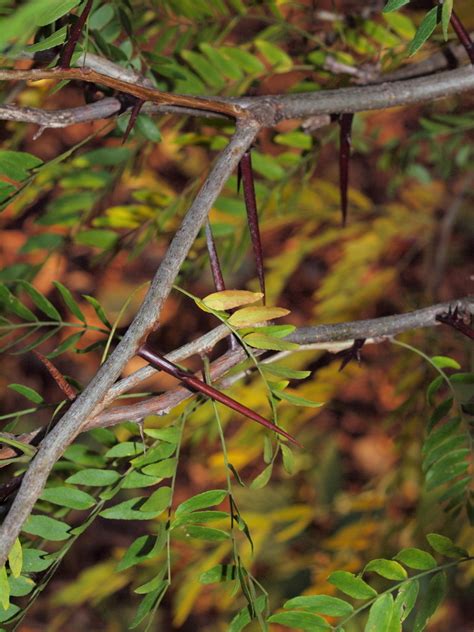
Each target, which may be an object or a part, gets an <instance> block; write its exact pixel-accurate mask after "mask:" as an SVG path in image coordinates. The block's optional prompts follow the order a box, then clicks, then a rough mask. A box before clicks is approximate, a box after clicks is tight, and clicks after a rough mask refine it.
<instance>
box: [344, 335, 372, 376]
mask: <svg viewBox="0 0 474 632" xmlns="http://www.w3.org/2000/svg"><path fill="white" fill-rule="evenodd" d="M365 340H366V339H365V338H356V339H355V340H354V342H353V344H352V347H350V349H344V351H341V353H340V355H341V356H342V362H341V366H340V367H339V372H340V371H342V370H343V369H344V368H345V367H346V366H347V365H348V364H349V362H351V361H352V360H356V361H357V364H358V365H359V366H360V363H361V356H360V350H361V349H362V347H363V346H364V344H365Z"/></svg>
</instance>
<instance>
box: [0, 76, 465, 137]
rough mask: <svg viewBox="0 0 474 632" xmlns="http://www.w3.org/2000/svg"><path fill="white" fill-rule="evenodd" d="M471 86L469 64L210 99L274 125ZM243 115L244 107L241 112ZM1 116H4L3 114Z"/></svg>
mask: <svg viewBox="0 0 474 632" xmlns="http://www.w3.org/2000/svg"><path fill="white" fill-rule="evenodd" d="M71 72H72V71H71ZM36 76H38V77H43V78H44V77H46V76H49V74H48V71H41V70H31V71H2V70H0V80H1V79H9V80H13V79H15V78H19V79H21V78H30V79H34V78H35V77H36ZM51 76H52V77H53V76H54V70H53V71H51ZM108 76H109V75H105V74H104V75H103V77H104V81H105V78H106V77H108ZM83 78H84V79H85V80H87V73H85V74H84V77H83ZM114 78H115V77H114ZM94 80H95V81H99V82H100V77H99V78H97V77H95V78H94ZM131 85H133V84H131ZM121 89H125V90H126V88H121ZM472 89H474V68H473V66H471V65H468V66H463V67H462V68H458V69H456V70H447V71H444V72H439V73H437V74H435V75H429V76H426V77H416V78H414V79H406V80H400V81H391V82H385V83H380V84H374V85H367V86H361V87H354V88H339V89H336V90H321V91H318V92H311V93H303V94H290V95H278V96H258V97H239V98H232V99H226V98H222V97H215V98H214V99H212V100H210V101H209V103H210V104H212V103H215V104H222V107H224V105H226V106H227V107H229V106H230V105H232V106H236V107H237V108H243V110H244V114H245V111H246V112H249V113H251V115H252V118H255V119H256V120H258V121H259V122H260V124H261V125H262V126H267V127H271V126H274V125H275V124H276V123H278V122H279V121H281V120H284V119H301V118H303V119H304V118H308V117H311V116H317V115H320V114H332V113H335V112H336V113H341V112H347V113H349V112H361V111H368V110H378V109H384V108H391V107H395V106H400V105H411V104H413V103H420V102H423V101H431V100H434V99H440V98H443V97H447V96H450V95H454V94H461V93H463V92H467V91H468V90H472ZM149 91H150V94H152V93H153V94H156V98H157V99H158V98H159V97H160V94H161V93H160V92H159V91H158V90H152V89H151V88H149ZM149 98H151V97H149ZM181 99H185V97H184V96H182V97H181ZM189 100H190V101H192V100H193V98H192V97H189ZM7 107H9V110H8V111H9V112H10V110H11V106H7ZM84 107H87V106H84ZM155 107H157V110H158V111H170V112H178V111H182V112H183V113H184V110H186V111H185V113H186V114H190V113H192V112H193V110H194V112H195V113H196V114H199V115H201V114H202V112H203V110H200V108H199V103H198V102H197V101H196V105H195V108H194V107H189V106H188V107H186V108H184V109H183V108H182V107H177V106H176V104H172V103H160V104H159V105H158V106H156V105H155ZM216 107H217V106H216ZM207 109H208V110H209V112H208V115H211V116H214V112H213V111H212V106H211V105H210V106H209V107H208V108H207ZM235 115H236V116H237V115H238V110H236V114H235ZM241 115H242V110H241V114H240V115H239V116H241ZM30 116H31V113H30ZM50 116H52V115H50ZM63 116H64V113H63ZM0 118H2V117H1V116H0ZM50 120H52V119H50ZM88 120H90V119H88ZM35 122H37V121H35ZM40 124H41V123H40Z"/></svg>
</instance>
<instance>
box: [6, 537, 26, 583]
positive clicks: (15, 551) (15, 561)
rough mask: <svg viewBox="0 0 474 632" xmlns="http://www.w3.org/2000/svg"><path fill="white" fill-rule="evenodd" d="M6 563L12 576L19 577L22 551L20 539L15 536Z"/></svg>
mask: <svg viewBox="0 0 474 632" xmlns="http://www.w3.org/2000/svg"><path fill="white" fill-rule="evenodd" d="M8 563H9V564H10V570H11V572H12V575H13V577H20V575H21V568H22V566H23V551H22V549H21V544H20V540H19V539H18V538H17V539H16V540H15V542H14V544H13V546H12V548H11V551H10V553H9V555H8Z"/></svg>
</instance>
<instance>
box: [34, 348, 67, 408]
mask: <svg viewBox="0 0 474 632" xmlns="http://www.w3.org/2000/svg"><path fill="white" fill-rule="evenodd" d="M33 353H34V354H35V356H36V357H37V358H38V360H39V361H40V362H41V363H42V364H44V366H45V367H46V369H47V370H48V372H49V374H50V375H51V377H52V378H53V380H54V381H55V382H56V384H57V385H58V386H59V388H60V389H61V390H62V392H63V393H64V394H65V395H66V397H67V398H68V399H69V400H71V401H74V400H75V399H76V393H75V391H74V389H73V388H72V386H71V385H70V384H69V383H68V382H67V381H66V380H65V379H64V376H63V375H62V374H61V373H60V372H59V371H58V369H57V368H56V367H55V366H54V364H53V363H52V362H51V360H49V359H48V358H46V357H45V356H44V355H43V354H42V353H40V352H39V351H36V350H35V349H34V350H33Z"/></svg>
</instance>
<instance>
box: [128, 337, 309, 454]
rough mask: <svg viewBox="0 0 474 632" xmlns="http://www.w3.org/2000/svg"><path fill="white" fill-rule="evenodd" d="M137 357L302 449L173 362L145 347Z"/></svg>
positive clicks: (255, 415)
mask: <svg viewBox="0 0 474 632" xmlns="http://www.w3.org/2000/svg"><path fill="white" fill-rule="evenodd" d="M137 355H139V356H140V357H141V358H143V359H144V360H146V361H147V362H149V363H150V364H151V365H152V366H154V367H155V368H156V369H159V370H162V371H165V373H168V374H169V375H172V376H173V377H175V378H177V379H178V380H181V381H182V382H183V383H184V384H185V386H187V387H188V388H189V389H190V390H193V391H198V392H199V393H202V394H203V395H205V396H206V397H210V398H211V399H213V400H215V401H217V402H220V403H221V404H224V406H227V407H228V408H231V409H232V410H235V411H236V412H238V413H240V414H241V415H245V416H246V417H249V419H252V420H253V421H256V422H257V423H259V424H261V425H262V426H265V428H268V430H272V431H273V432H276V433H277V434H279V435H281V436H282V437H285V439H287V440H288V441H289V442H290V443H292V444H294V445H296V446H298V447H300V448H301V447H302V446H301V444H300V443H298V441H296V439H294V438H293V437H292V436H291V435H290V434H288V433H287V432H285V431H284V430H283V429H282V428H279V427H278V426H275V425H274V424H272V423H271V422H270V421H268V419H265V417H262V416H261V415H259V414H258V413H256V412H255V411H253V410H251V409H250V408H247V406H244V405H243V404H241V403H240V402H238V401H236V400H235V399H232V397H229V396H228V395H225V394H224V393H221V391H218V390H217V389H215V388H214V387H213V386H210V385H209V384H206V383H205V382H203V381H202V380H200V379H199V378H197V377H195V376H194V375H193V374H192V373H190V372H188V371H186V370H184V369H182V368H180V367H178V366H177V365H175V364H174V363H173V362H170V361H169V360H167V359H166V358H163V357H162V356H161V355H159V354H158V353H156V352H155V351H152V350H151V349H150V347H148V346H147V345H144V346H142V347H140V349H139V350H138V352H137Z"/></svg>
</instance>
